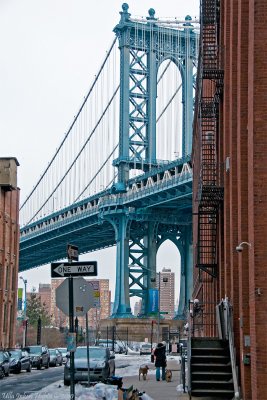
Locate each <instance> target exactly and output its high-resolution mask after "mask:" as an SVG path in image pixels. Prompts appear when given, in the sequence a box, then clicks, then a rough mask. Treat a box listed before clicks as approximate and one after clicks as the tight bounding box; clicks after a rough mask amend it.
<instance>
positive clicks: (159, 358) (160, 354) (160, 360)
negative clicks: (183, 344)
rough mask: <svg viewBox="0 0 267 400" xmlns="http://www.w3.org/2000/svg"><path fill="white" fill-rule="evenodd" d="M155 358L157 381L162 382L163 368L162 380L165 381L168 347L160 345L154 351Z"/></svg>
mask: <svg viewBox="0 0 267 400" xmlns="http://www.w3.org/2000/svg"><path fill="white" fill-rule="evenodd" d="M154 357H155V358H156V361H155V367H156V380H157V381H160V368H161V379H162V380H163V381H165V368H166V365H167V361H166V346H164V344H163V343H158V344H157V347H156V348H155V351H154Z"/></svg>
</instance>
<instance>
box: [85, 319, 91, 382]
mask: <svg viewBox="0 0 267 400" xmlns="http://www.w3.org/2000/svg"><path fill="white" fill-rule="evenodd" d="M85 325H86V350H87V371H88V387H90V354H89V329H88V312H87V313H86V314H85Z"/></svg>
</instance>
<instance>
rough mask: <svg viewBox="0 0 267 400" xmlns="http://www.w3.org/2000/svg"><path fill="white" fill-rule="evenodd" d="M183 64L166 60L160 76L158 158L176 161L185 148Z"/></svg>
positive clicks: (159, 70) (158, 87)
mask: <svg viewBox="0 0 267 400" xmlns="http://www.w3.org/2000/svg"><path fill="white" fill-rule="evenodd" d="M181 71H182V66H181V65H180V62H179V61H177V60H176V59H175V58H173V57H165V58H164V60H162V61H161V62H160V65H159V68H158V72H157V101H156V119H157V124H156V158H157V159H159V160H174V159H176V158H179V157H181V156H182V148H183V133H182V132H183V72H181Z"/></svg>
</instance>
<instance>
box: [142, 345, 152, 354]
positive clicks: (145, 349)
mask: <svg viewBox="0 0 267 400" xmlns="http://www.w3.org/2000/svg"><path fill="white" fill-rule="evenodd" d="M142 354H151V344H149V343H143V344H141V346H140V356H141V355H142Z"/></svg>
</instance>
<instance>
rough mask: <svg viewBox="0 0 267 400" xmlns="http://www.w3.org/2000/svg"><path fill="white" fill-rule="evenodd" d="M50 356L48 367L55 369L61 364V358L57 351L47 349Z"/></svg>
mask: <svg viewBox="0 0 267 400" xmlns="http://www.w3.org/2000/svg"><path fill="white" fill-rule="evenodd" d="M49 354H50V362H49V365H50V367H56V366H57V365H62V364H63V357H62V354H61V352H60V351H59V349H49Z"/></svg>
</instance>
